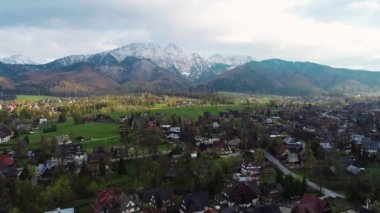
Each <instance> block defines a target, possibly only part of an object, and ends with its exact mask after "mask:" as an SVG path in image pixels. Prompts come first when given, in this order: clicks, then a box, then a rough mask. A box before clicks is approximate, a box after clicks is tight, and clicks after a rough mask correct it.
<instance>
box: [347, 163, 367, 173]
mask: <svg viewBox="0 0 380 213" xmlns="http://www.w3.org/2000/svg"><path fill="white" fill-rule="evenodd" d="M364 170H365V169H364V168H359V167H356V166H353V165H349V166H348V167H347V168H346V171H347V172H348V173H350V174H352V175H358V174H360V173H362V172H364Z"/></svg>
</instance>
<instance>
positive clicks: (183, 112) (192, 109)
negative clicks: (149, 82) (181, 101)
mask: <svg viewBox="0 0 380 213" xmlns="http://www.w3.org/2000/svg"><path fill="white" fill-rule="evenodd" d="M242 107H244V105H239V104H223V105H201V106H189V107H167V108H154V109H150V110H146V111H144V112H147V113H161V114H163V115H165V116H171V115H173V114H175V115H177V116H181V117H182V118H187V119H193V120H194V119H198V117H199V116H201V115H203V113H204V112H210V113H211V114H212V115H217V114H218V113H219V112H223V111H227V110H229V109H233V110H238V109H241V108H242ZM126 114H130V112H114V113H110V116H111V117H112V118H114V119H117V118H118V117H119V116H123V115H126Z"/></svg>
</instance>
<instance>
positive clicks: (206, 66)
mask: <svg viewBox="0 0 380 213" xmlns="http://www.w3.org/2000/svg"><path fill="white" fill-rule="evenodd" d="M109 55H111V56H113V57H114V58H115V59H116V60H117V61H118V62H121V61H123V60H124V59H125V58H126V57H128V56H129V57H131V56H132V57H136V58H145V59H149V60H151V61H152V62H153V63H155V64H157V65H158V66H160V67H162V68H165V69H168V70H175V71H177V70H178V71H179V72H180V73H181V74H183V75H185V76H188V77H189V78H190V79H197V78H199V77H200V76H201V74H202V73H204V72H208V71H210V70H211V67H212V66H213V65H215V64H218V63H219V64H226V65H229V66H238V65H242V64H245V63H247V62H249V61H251V60H252V57H250V56H222V55H220V54H215V55H213V56H211V57H209V58H207V57H202V56H201V55H199V54H198V53H186V52H184V51H183V50H182V49H181V48H179V47H178V46H176V45H175V44H168V45H166V46H160V45H159V44H156V43H131V44H129V45H126V46H123V47H119V48H116V49H113V50H109V51H105V52H101V53H96V54H91V55H73V56H68V57H64V58H61V59H58V60H56V61H54V63H55V64H58V65H61V66H68V65H72V64H75V63H79V62H85V61H88V60H91V59H94V58H105V57H106V56H109Z"/></svg>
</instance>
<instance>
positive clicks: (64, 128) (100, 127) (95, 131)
mask: <svg viewBox="0 0 380 213" xmlns="http://www.w3.org/2000/svg"><path fill="white" fill-rule="evenodd" d="M57 127H58V128H57V131H56V132H51V133H43V127H40V129H39V130H38V131H37V132H35V133H33V134H29V139H30V142H31V145H32V146H37V144H38V142H39V141H40V139H41V136H42V135H45V136H46V137H47V138H53V137H54V136H58V135H73V136H74V138H76V137H79V136H81V137H84V138H85V139H86V142H85V143H84V144H83V146H84V147H85V148H86V149H87V150H88V149H91V148H93V147H95V146H99V145H106V146H113V145H119V144H120V136H119V124H117V123H95V122H94V123H88V124H74V122H73V119H72V118H70V117H69V118H67V121H66V122H65V123H58V124H57Z"/></svg>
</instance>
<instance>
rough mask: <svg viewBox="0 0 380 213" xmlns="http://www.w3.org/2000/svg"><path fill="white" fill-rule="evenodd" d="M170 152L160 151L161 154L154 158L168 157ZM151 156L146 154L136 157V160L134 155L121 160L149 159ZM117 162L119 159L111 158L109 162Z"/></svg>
mask: <svg viewBox="0 0 380 213" xmlns="http://www.w3.org/2000/svg"><path fill="white" fill-rule="evenodd" d="M170 152H171V151H170V150H167V151H162V152H159V153H157V155H155V156H163V155H168V154H169V153H170ZM153 156H154V155H149V154H146V155H138V156H137V158H136V157H135V155H132V156H129V157H123V160H133V159H141V158H149V157H153ZM119 160H120V158H112V159H111V162H118V161H119Z"/></svg>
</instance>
